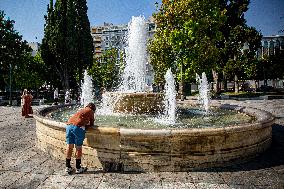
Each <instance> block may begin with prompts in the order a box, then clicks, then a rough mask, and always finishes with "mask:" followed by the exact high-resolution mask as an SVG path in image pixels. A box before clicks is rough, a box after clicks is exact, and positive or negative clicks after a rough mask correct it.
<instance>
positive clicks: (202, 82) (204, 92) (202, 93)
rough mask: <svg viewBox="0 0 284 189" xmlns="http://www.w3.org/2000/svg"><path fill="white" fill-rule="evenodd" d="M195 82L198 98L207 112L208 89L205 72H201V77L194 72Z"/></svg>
mask: <svg viewBox="0 0 284 189" xmlns="http://www.w3.org/2000/svg"><path fill="white" fill-rule="evenodd" d="M196 82H197V83H198V84H199V85H198V90H199V100H200V102H201V103H202V105H203V107H204V110H205V112H206V114H208V112H209V101H210V93H209V92H210V91H209V84H208V81H207V77H206V74H205V73H204V72H203V73H202V76H201V78H200V77H199V75H198V74H196Z"/></svg>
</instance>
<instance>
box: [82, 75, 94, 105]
mask: <svg viewBox="0 0 284 189" xmlns="http://www.w3.org/2000/svg"><path fill="white" fill-rule="evenodd" d="M81 90H82V95H81V105H83V106H84V107H85V106H87V105H88V103H90V102H94V87H93V82H92V77H91V76H89V75H88V73H87V70H85V72H84V82H82V87H81Z"/></svg>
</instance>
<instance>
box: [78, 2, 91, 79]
mask: <svg viewBox="0 0 284 189" xmlns="http://www.w3.org/2000/svg"><path fill="white" fill-rule="evenodd" d="M75 2H76V3H75V8H76V18H75V25H76V33H77V39H76V40H77V47H78V48H77V52H78V64H77V68H78V70H77V73H78V80H81V79H82V77H83V76H82V73H83V70H84V69H87V68H88V67H90V66H91V65H92V63H93V52H94V46H93V38H92V36H91V34H90V31H91V29H90V22H89V19H88V16H87V10H88V7H87V3H86V0H77V1H75Z"/></svg>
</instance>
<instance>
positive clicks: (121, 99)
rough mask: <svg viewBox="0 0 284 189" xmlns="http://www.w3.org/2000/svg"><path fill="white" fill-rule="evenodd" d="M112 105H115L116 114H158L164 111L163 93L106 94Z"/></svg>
mask: <svg viewBox="0 0 284 189" xmlns="http://www.w3.org/2000/svg"><path fill="white" fill-rule="evenodd" d="M104 95H106V96H108V98H109V99H112V100H111V101H110V104H113V105H114V107H113V111H114V112H121V113H134V112H135V113H136V114H145V113H147V114H157V113H159V112H161V111H163V109H164V104H163V98H164V95H163V93H150V92H135V93H128V92H106V93H105V94H104Z"/></svg>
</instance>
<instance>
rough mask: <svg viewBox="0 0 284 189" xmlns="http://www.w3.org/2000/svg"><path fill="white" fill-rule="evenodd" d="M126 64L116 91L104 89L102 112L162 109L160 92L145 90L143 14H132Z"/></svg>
mask: <svg viewBox="0 0 284 189" xmlns="http://www.w3.org/2000/svg"><path fill="white" fill-rule="evenodd" d="M125 52H126V65H125V69H124V71H123V74H122V76H121V80H122V82H121V84H120V86H119V87H118V89H117V91H114V92H106V93H104V94H103V97H102V104H101V108H100V109H101V110H100V109H99V110H98V112H99V113H102V114H104V115H113V114H115V113H117V112H121V113H133V114H153V113H158V112H160V111H161V110H162V109H163V103H162V100H163V95H162V94H160V93H151V92H146V89H147V85H146V63H147V24H146V21H145V18H144V17H143V16H138V17H134V16H133V17H132V19H131V21H130V22H129V24H128V35H127V47H126V48H125Z"/></svg>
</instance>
